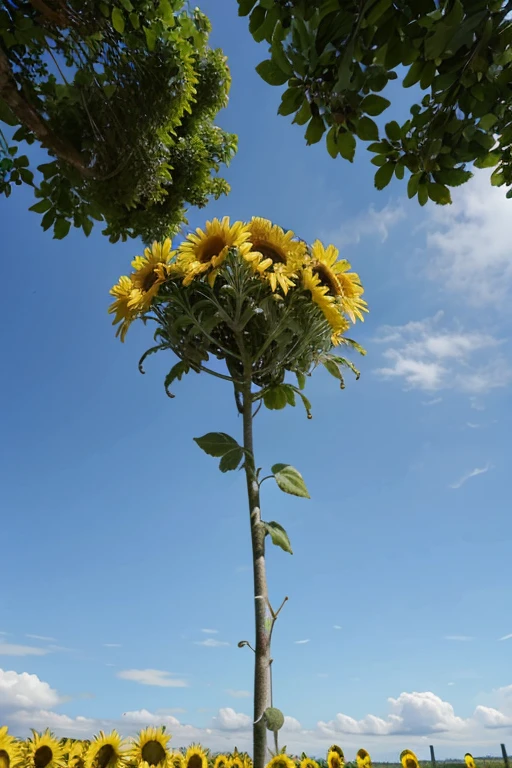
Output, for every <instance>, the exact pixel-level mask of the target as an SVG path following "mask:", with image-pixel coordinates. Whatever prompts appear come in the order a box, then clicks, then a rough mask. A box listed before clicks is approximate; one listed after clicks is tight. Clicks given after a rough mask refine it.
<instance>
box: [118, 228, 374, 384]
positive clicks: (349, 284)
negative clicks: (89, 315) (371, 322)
mask: <svg viewBox="0 0 512 768" xmlns="http://www.w3.org/2000/svg"><path fill="white" fill-rule="evenodd" d="M132 267H133V271H132V272H131V274H130V275H125V276H123V277H121V278H120V280H119V282H118V283H117V284H116V285H115V286H114V287H113V288H112V289H111V295H112V296H113V297H114V301H113V303H112V304H111V306H110V308H109V312H110V313H111V314H113V315H114V319H113V324H114V325H116V326H117V335H119V336H120V338H121V340H122V341H124V339H125V336H126V333H127V331H128V329H129V327H130V325H131V324H132V323H133V321H134V320H135V319H137V318H142V319H143V320H144V321H146V320H147V319H148V317H151V318H152V319H154V320H156V322H157V325H158V328H157V332H156V335H155V340H156V341H158V345H157V347H153V348H152V350H151V351H156V350H158V349H171V350H172V351H174V352H175V353H176V355H177V356H178V358H179V359H180V364H179V366H180V367H179V370H178V371H177V372H176V376H175V378H176V377H177V378H181V375H183V374H184V373H186V372H188V370H190V369H191V370H195V371H197V372H198V371H200V370H204V369H205V368H204V366H205V363H206V362H207V361H208V360H211V359H214V358H216V359H220V360H224V361H225V362H226V365H227V368H228V373H229V377H230V378H231V379H232V380H233V381H235V382H236V381H239V380H240V379H241V378H242V376H243V375H245V376H246V374H247V367H248V366H250V371H251V372H252V381H253V383H255V384H256V385H258V386H268V385H276V384H279V383H281V382H282V381H283V380H284V375H285V372H286V371H292V372H295V373H297V374H301V375H303V374H304V373H307V372H309V371H310V370H311V368H312V366H314V365H316V364H318V362H319V361H320V362H323V360H322V359H320V360H319V358H321V356H322V355H325V354H326V353H328V352H329V350H330V349H331V348H332V346H333V345H334V346H338V345H340V344H344V343H347V344H353V345H355V343H354V342H352V341H351V340H349V339H347V336H346V334H347V331H348V330H349V328H350V326H351V324H354V323H355V322H356V321H357V320H363V316H364V313H365V312H366V311H367V306H366V302H365V301H364V299H363V298H362V294H363V287H362V285H361V281H360V279H359V276H358V275H357V274H356V273H354V272H351V271H350V269H351V267H350V264H349V263H348V261H346V260H345V259H340V258H339V254H338V251H337V249H336V248H335V247H334V246H333V245H328V246H324V245H323V244H322V243H321V242H320V241H319V240H316V241H315V242H313V243H312V244H311V245H308V244H307V243H306V242H304V241H303V240H301V239H299V238H298V237H296V236H295V234H294V233H293V232H291V231H285V230H284V229H282V228H281V227H279V226H277V225H276V224H273V223H272V222H270V221H268V220H267V219H262V218H253V219H252V220H251V221H249V222H247V223H244V222H240V221H237V222H235V223H233V224H231V223H230V220H229V218H227V217H225V218H223V219H222V220H218V219H213V221H208V222H206V226H205V228H204V230H203V229H199V228H198V229H197V230H196V231H195V232H193V233H191V234H189V235H187V237H186V238H185V240H184V241H183V242H182V243H181V244H180V245H179V246H178V247H177V248H176V249H173V247H172V244H171V241H170V240H166V241H165V242H164V243H157V242H155V243H153V245H152V246H151V248H146V249H145V251H144V255H143V256H137V257H136V258H135V259H134V261H133V262H132ZM355 346H356V347H357V348H359V347H358V345H355ZM359 351H361V349H360V348H359ZM331 372H333V371H332V370H331ZM333 375H336V374H334V372H333ZM337 378H338V379H340V376H337Z"/></svg>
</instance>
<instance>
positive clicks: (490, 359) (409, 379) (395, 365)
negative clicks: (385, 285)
mask: <svg viewBox="0 0 512 768" xmlns="http://www.w3.org/2000/svg"><path fill="white" fill-rule="evenodd" d="M442 320H443V312H438V313H437V314H436V315H435V316H434V317H431V318H426V319H424V320H419V321H418V320H415V321H411V322H409V323H406V324H405V325H397V326H389V325H387V326H383V327H382V328H380V330H379V332H378V334H377V336H376V338H375V342H376V343H378V344H382V345H386V349H384V351H383V353H382V356H383V358H384V360H385V361H386V363H387V364H386V365H384V366H382V367H380V368H378V369H377V370H376V371H375V372H376V373H377V375H379V376H380V377H382V378H384V379H398V380H400V381H402V382H403V383H404V384H405V388H406V389H420V390H423V391H425V392H437V391H439V390H442V389H455V390H457V391H459V392H465V393H468V394H470V395H472V396H475V395H482V394H485V393H487V392H489V391H490V390H492V389H495V388H497V387H505V386H507V385H508V384H510V383H511V382H512V368H510V366H509V365H508V363H507V362H506V361H505V358H504V357H503V354H502V353H501V351H500V348H501V347H502V345H503V344H504V342H503V341H502V340H501V339H497V338H495V337H494V336H492V335H490V334H488V333H482V332H479V331H464V329H463V328H461V327H454V328H447V327H442V325H441V322H442ZM438 399H439V398H437V397H436V398H433V399H431V400H429V401H426V402H424V404H426V405H434V404H435V403H437V402H438Z"/></svg>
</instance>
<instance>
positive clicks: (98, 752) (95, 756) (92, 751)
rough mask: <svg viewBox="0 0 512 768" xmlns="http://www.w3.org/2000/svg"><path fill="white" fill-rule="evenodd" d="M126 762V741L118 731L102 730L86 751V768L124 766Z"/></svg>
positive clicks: (115, 767) (120, 767) (119, 767)
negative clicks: (107, 732)
mask: <svg viewBox="0 0 512 768" xmlns="http://www.w3.org/2000/svg"><path fill="white" fill-rule="evenodd" d="M125 763H126V759H125V754H124V742H123V739H122V738H121V736H120V735H119V734H118V732H117V731H112V733H109V734H105V733H103V731H100V732H99V734H98V735H97V736H95V737H94V739H93V740H92V741H91V743H90V745H89V747H88V749H87V752H86V753H85V768H122V766H124V765H125Z"/></svg>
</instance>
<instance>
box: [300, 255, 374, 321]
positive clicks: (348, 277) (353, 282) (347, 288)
mask: <svg viewBox="0 0 512 768" xmlns="http://www.w3.org/2000/svg"><path fill="white" fill-rule="evenodd" d="M338 256H339V252H338V249H337V248H335V247H334V245H328V246H327V248H324V246H323V245H322V243H321V242H320V240H315V242H314V243H313V245H312V246H311V260H312V264H311V269H312V271H313V274H314V275H316V276H317V277H319V279H320V282H321V283H322V285H324V286H327V288H328V291H329V294H330V295H331V296H339V297H340V300H341V303H342V305H343V310H344V311H345V312H346V313H347V315H348V316H349V317H350V319H351V321H352V322H353V323H355V322H356V318H358V319H359V320H361V321H363V320H364V317H363V315H362V313H363V312H368V307H367V304H366V301H364V299H362V298H361V296H362V295H363V293H364V288H363V286H362V285H361V280H360V278H359V275H357V274H356V273H355V272H348V270H349V269H350V264H349V262H348V261H347V260H346V259H340V260H339V261H338Z"/></svg>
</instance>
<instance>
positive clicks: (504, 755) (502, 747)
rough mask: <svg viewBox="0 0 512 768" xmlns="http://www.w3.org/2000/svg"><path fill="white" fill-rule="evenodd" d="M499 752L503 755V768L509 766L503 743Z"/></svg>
mask: <svg viewBox="0 0 512 768" xmlns="http://www.w3.org/2000/svg"><path fill="white" fill-rule="evenodd" d="M501 754H502V755H503V762H504V763H505V768H509V762H508V755H507V750H506V748H505V745H504V744H502V745H501Z"/></svg>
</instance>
